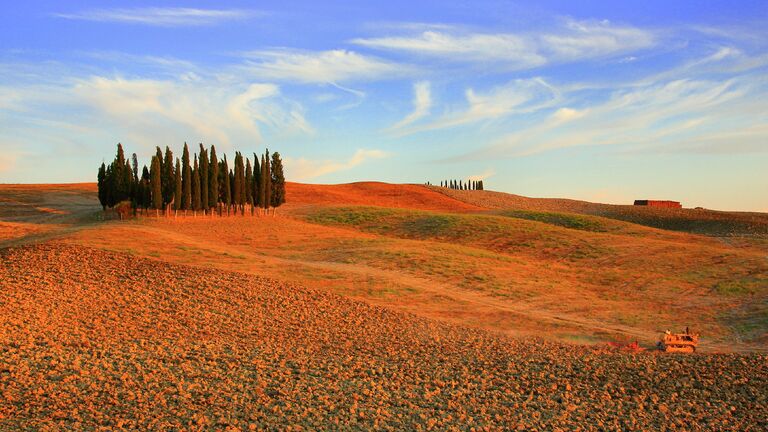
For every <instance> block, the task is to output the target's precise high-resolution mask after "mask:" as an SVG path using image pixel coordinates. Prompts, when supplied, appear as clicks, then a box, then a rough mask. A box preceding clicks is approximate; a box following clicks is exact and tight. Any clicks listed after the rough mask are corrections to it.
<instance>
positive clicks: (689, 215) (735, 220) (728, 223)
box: [429, 186, 768, 238]
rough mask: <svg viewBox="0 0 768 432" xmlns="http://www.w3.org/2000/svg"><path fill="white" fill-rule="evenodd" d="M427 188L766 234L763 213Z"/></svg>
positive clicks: (677, 226) (534, 208)
mask: <svg viewBox="0 0 768 432" xmlns="http://www.w3.org/2000/svg"><path fill="white" fill-rule="evenodd" d="M429 189H430V190H432V191H435V192H439V193H442V194H444V195H446V196H448V197H451V198H454V199H457V200H459V201H463V202H465V203H467V204H472V205H476V206H478V207H484V208H488V209H496V210H523V211H529V212H560V213H580V214H587V215H594V216H602V217H606V218H611V219H617V220H621V221H626V222H632V223H635V224H639V225H646V226H649V227H654V228H660V229H665V230H672V231H684V232H691V233H697V234H705V235H715V236H760V237H764V238H768V214H766V213H747V212H726V211H714V210H707V209H690V208H685V209H667V208H654V207H643V206H633V205H611V204H600V203H591V202H587V201H578V200H570V199H561V198H529V197H524V196H520V195H514V194H508V193H503V192H494V191H460V190H452V189H448V188H441V187H434V186H432V187H429Z"/></svg>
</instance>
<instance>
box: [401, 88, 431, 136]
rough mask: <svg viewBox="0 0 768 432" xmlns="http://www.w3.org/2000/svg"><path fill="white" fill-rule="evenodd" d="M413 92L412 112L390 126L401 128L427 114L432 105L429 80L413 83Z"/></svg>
mask: <svg viewBox="0 0 768 432" xmlns="http://www.w3.org/2000/svg"><path fill="white" fill-rule="evenodd" d="M413 93H414V95H413V112H411V113H410V114H408V115H407V116H406V117H405V118H404V119H402V120H400V121H399V122H397V123H396V124H395V125H394V126H392V129H399V128H402V127H404V126H407V125H409V124H411V123H413V122H415V121H416V120H419V119H420V118H422V117H424V116H427V115H429V109H430V108H431V107H432V93H431V91H430V85H429V81H419V82H417V83H415V84H414V85H413Z"/></svg>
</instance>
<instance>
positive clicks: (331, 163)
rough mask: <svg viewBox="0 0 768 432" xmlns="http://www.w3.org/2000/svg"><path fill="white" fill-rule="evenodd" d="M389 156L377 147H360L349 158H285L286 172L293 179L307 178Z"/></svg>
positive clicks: (348, 168) (344, 169)
mask: <svg viewBox="0 0 768 432" xmlns="http://www.w3.org/2000/svg"><path fill="white" fill-rule="evenodd" d="M387 156H389V154H388V153H387V152H384V151H382V150H375V149H358V150H357V151H356V152H355V153H354V154H353V155H352V156H351V157H350V158H349V159H347V160H342V161H338V160H312V159H306V158H297V159H295V158H289V157H286V158H285V165H286V172H288V173H290V174H289V175H290V178H291V180H307V179H312V178H315V177H320V176H323V175H326V174H331V173H335V172H339V171H346V170H350V169H352V168H354V167H356V166H358V165H361V164H363V163H365V162H367V161H369V160H371V159H382V158H385V157H387Z"/></svg>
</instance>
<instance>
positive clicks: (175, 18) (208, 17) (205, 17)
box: [54, 7, 264, 27]
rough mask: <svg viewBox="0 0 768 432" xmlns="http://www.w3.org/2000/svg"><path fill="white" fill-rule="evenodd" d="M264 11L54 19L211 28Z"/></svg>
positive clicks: (147, 11) (91, 13)
mask: <svg viewBox="0 0 768 432" xmlns="http://www.w3.org/2000/svg"><path fill="white" fill-rule="evenodd" d="M261 15H264V12H260V11H254V10H244V9H195V8H178V7H177V8H174V7H169V8H161V7H148V8H132V9H128V8H117V9H91V10H85V11H81V12H74V13H56V14H54V16H55V17H58V18H64V19H71V20H82V21H96V22H117V23H127V24H143V25H153V26H162V27H181V26H201V25H214V24H219V23H222V22H225V21H234V20H244V19H248V18H252V17H256V16H261Z"/></svg>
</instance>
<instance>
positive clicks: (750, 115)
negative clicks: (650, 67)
mask: <svg viewBox="0 0 768 432" xmlns="http://www.w3.org/2000/svg"><path fill="white" fill-rule="evenodd" d="M766 100H768V86H767V85H766V83H765V82H764V81H761V80H757V81H755V80H754V77H751V76H742V77H735V78H732V79H730V80H727V81H725V82H715V81H710V80H688V79H679V80H672V81H667V82H662V83H653V84H648V85H644V86H642V87H632V88H628V89H622V90H617V91H615V92H614V93H613V94H612V95H611V96H610V97H609V98H608V99H607V100H605V101H603V102H599V103H595V104H592V105H590V106H587V107H583V108H581V109H574V108H569V107H561V108H559V109H557V110H555V111H554V112H552V113H551V114H550V115H549V116H547V117H544V118H543V119H541V120H540V121H538V122H537V123H535V124H532V125H530V126H528V127H524V128H521V129H519V130H517V131H515V132H512V133H509V134H507V135H504V136H503V137H501V138H499V139H497V140H496V141H495V142H494V143H493V144H492V145H491V146H489V147H486V148H484V149H480V150H477V151H474V152H472V153H471V154H468V155H464V156H462V157H460V158H456V160H464V159H465V158H467V157H475V158H480V159H493V158H498V157H514V156H524V155H530V154H535V153H541V152H544V151H548V150H553V149H559V148H566V147H576V146H594V145H613V146H620V147H621V148H622V149H624V150H623V151H629V152H633V153H636V152H646V153H647V152H652V153H657V154H658V153H679V152H685V153H731V154H733V153H744V152H768V146H766V142H768V129H766V127H765V126H764V125H765V116H764V114H762V113H765V112H768V102H766Z"/></svg>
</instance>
